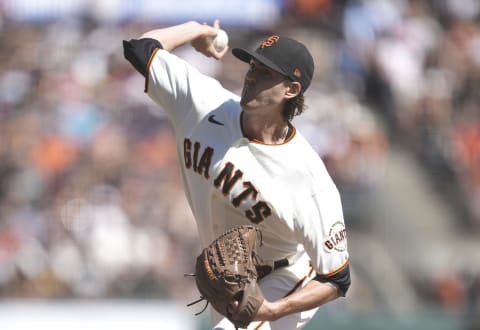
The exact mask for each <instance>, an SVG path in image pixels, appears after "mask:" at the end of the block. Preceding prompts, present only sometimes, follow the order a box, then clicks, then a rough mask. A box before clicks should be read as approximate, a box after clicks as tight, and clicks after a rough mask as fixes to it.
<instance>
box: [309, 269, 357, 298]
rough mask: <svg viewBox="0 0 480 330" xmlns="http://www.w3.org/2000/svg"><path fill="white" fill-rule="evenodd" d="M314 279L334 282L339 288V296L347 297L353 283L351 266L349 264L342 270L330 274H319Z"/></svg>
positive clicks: (322, 281)
mask: <svg viewBox="0 0 480 330" xmlns="http://www.w3.org/2000/svg"><path fill="white" fill-rule="evenodd" d="M314 280H316V281H319V282H321V283H331V284H333V285H334V286H335V287H337V289H338V296H339V297H345V296H346V294H347V291H348V289H349V288H350V284H351V280H350V266H349V264H347V265H346V266H345V267H344V268H343V269H342V270H340V271H339V272H337V273H335V274H333V275H330V276H325V275H320V274H317V276H316V277H315V278H314Z"/></svg>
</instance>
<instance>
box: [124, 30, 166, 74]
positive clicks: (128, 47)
mask: <svg viewBox="0 0 480 330" xmlns="http://www.w3.org/2000/svg"><path fill="white" fill-rule="evenodd" d="M157 48H163V46H162V44H161V43H160V42H159V41H158V40H155V39H151V38H143V39H130V40H129V41H126V40H124V41H123V56H125V58H126V59H127V60H128V61H129V62H130V63H131V64H132V65H133V67H134V68H135V70H137V71H138V72H140V73H141V74H142V75H143V76H144V77H145V76H146V72H147V66H148V62H149V61H150V57H151V56H152V53H153V52H154V51H155V49H157Z"/></svg>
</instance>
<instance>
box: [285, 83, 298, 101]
mask: <svg viewBox="0 0 480 330" xmlns="http://www.w3.org/2000/svg"><path fill="white" fill-rule="evenodd" d="M287 84H288V85H287V89H286V92H285V96H286V97H287V98H288V99H291V98H294V97H295V96H297V95H298V94H300V91H301V90H302V85H301V84H300V83H299V82H297V81H288V82H287Z"/></svg>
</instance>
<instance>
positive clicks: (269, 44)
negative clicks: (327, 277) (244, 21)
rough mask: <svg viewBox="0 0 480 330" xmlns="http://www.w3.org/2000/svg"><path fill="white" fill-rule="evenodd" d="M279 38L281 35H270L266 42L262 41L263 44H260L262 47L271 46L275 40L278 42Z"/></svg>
mask: <svg viewBox="0 0 480 330" xmlns="http://www.w3.org/2000/svg"><path fill="white" fill-rule="evenodd" d="M278 39H280V37H279V36H270V37H268V38H267V40H265V41H264V42H262V44H261V45H260V48H265V47H270V46H271V45H273V44H274V43H275V42H277V41H278Z"/></svg>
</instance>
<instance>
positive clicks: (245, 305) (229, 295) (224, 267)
mask: <svg viewBox="0 0 480 330" xmlns="http://www.w3.org/2000/svg"><path fill="white" fill-rule="evenodd" d="M257 232H259V231H258V229H256V228H255V227H253V226H247V225H246V226H239V227H235V228H233V229H231V230H229V231H227V232H226V233H224V234H223V235H221V236H220V237H218V238H217V239H216V240H215V241H213V242H212V243H211V244H210V245H209V246H208V247H206V248H205V249H204V250H203V251H202V253H201V254H200V255H199V256H198V257H197V262H196V267H195V276H196V284H197V287H198V290H199V291H200V294H201V299H200V300H202V298H203V299H206V300H207V301H208V302H209V303H210V304H211V305H212V306H213V308H215V310H216V311H217V312H219V313H220V314H222V315H224V316H226V317H227V318H228V319H229V320H230V321H231V322H232V323H233V324H234V325H235V327H236V328H237V329H238V328H246V327H248V325H249V324H250V322H252V320H253V318H254V317H255V315H256V314H257V312H258V310H259V308H260V305H261V304H262V303H263V300H264V299H265V298H264V297H263V294H262V291H261V290H260V287H259V286H258V284H257V278H258V277H257V271H256V269H255V266H256V264H257V262H258V261H259V259H258V257H257V255H256V246H257ZM200 300H199V301H200ZM235 301H237V302H238V308H235V309H234V312H232V311H231V308H229V306H232V304H233V303H234V302H235ZM197 302H198V301H197ZM232 313H233V314H232Z"/></svg>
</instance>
